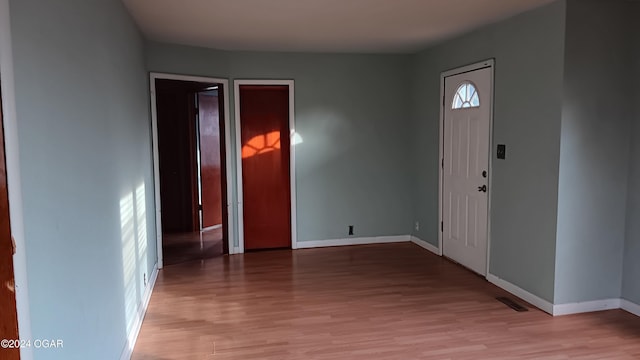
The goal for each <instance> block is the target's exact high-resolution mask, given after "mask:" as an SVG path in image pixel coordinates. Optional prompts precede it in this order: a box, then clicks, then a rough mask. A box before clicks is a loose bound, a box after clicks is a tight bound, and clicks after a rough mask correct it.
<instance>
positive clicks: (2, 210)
mask: <svg viewBox="0 0 640 360" xmlns="http://www.w3.org/2000/svg"><path fill="white" fill-rule="evenodd" d="M14 250H15V246H14V242H13V239H12V237H11V222H10V217H9V192H8V189H7V166H6V160H5V152H4V122H3V118H2V98H0V339H9V340H15V339H18V314H17V310H16V292H15V288H16V286H15V281H14V272H13V254H14ZM0 358H2V359H7V360H15V359H20V349H19V347H17V346H16V347H15V348H2V349H0Z"/></svg>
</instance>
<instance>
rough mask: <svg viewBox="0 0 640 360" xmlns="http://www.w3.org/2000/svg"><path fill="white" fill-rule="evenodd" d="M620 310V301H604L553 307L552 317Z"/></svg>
mask: <svg viewBox="0 0 640 360" xmlns="http://www.w3.org/2000/svg"><path fill="white" fill-rule="evenodd" d="M619 308H620V299H604V300H595V301H584V302H577V303H569V304H558V305H553V316H561V315H571V314H580V313H587V312H594V311H602V310H613V309H619Z"/></svg>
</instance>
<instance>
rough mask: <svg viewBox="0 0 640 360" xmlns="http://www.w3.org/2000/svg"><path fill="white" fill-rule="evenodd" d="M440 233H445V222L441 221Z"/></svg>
mask: <svg viewBox="0 0 640 360" xmlns="http://www.w3.org/2000/svg"><path fill="white" fill-rule="evenodd" d="M440 232H444V221H440Z"/></svg>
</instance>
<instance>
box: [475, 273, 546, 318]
mask: <svg viewBox="0 0 640 360" xmlns="http://www.w3.org/2000/svg"><path fill="white" fill-rule="evenodd" d="M487 280H488V281H489V282H490V283H492V284H494V285H496V286H497V287H499V288H501V289H504V290H506V291H508V292H510V293H511V294H513V295H515V296H517V297H519V298H521V299H522V300H524V301H526V302H528V303H529V304H531V305H533V306H535V307H537V308H538V309H540V310H542V311H544V312H546V313H549V314H551V315H553V304H552V303H550V302H548V301H547V300H545V299H543V298H541V297H538V296H536V295H533V294H532V293H530V292H528V291H526V290H524V289H522V288H520V287H518V286H516V285H513V284H512V283H510V282H508V281H505V280H502V279H500V278H499V277H497V276H495V275H493V274H488V275H487Z"/></svg>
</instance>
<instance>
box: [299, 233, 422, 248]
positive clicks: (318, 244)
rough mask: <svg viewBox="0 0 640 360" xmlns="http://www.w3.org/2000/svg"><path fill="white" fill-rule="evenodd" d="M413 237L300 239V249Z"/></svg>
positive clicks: (381, 241)
mask: <svg viewBox="0 0 640 360" xmlns="http://www.w3.org/2000/svg"><path fill="white" fill-rule="evenodd" d="M409 241H411V238H410V236H409V235H398V236H375V237H360V238H355V237H354V238H346V239H331V240H315V241H298V243H297V248H298V249H310V248H319V247H328V246H348V245H367V244H387V243H398V242H409Z"/></svg>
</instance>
